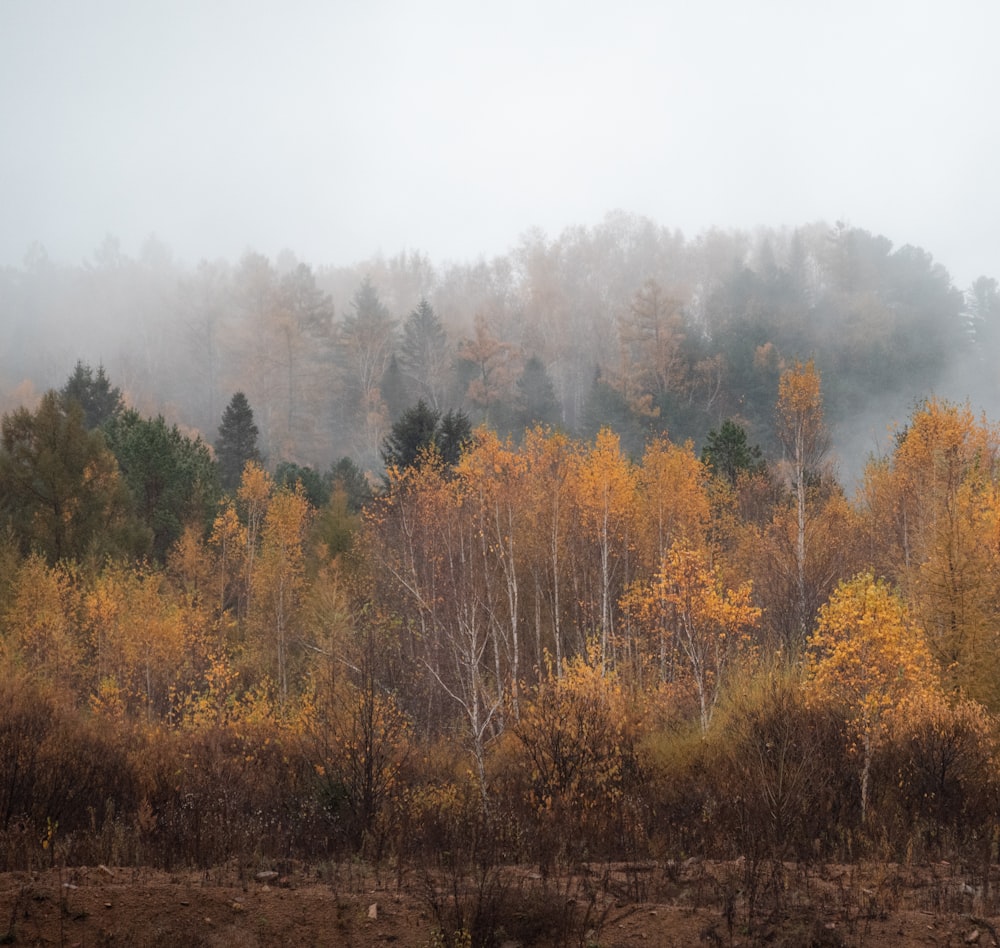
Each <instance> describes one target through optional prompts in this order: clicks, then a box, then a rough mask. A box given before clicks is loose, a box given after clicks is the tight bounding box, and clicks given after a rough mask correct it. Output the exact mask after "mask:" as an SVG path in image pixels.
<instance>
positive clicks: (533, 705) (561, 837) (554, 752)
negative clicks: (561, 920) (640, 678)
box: [512, 655, 639, 863]
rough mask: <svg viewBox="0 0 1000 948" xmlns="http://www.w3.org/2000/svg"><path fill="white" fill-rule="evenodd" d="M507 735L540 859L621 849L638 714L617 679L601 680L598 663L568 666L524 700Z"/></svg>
mask: <svg viewBox="0 0 1000 948" xmlns="http://www.w3.org/2000/svg"><path fill="white" fill-rule="evenodd" d="M512 734H513V737H514V741H515V746H516V747H517V748H518V749H519V750H520V751H521V752H522V755H523V763H520V765H519V766H518V767H517V769H518V770H521V771H523V775H524V780H523V784H522V785H521V786H520V787H519V789H520V790H521V792H522V793H524V795H525V796H526V798H527V800H526V802H527V803H528V805H529V807H530V808H531V810H532V811H533V817H534V821H535V825H536V833H537V834H538V835H539V836H540V839H539V844H540V848H541V850H542V851H541V852H540V853H539V858H540V859H541V860H543V862H545V863H547V862H548V861H549V860H554V859H556V858H558V856H559V854H561V853H563V852H567V853H574V852H579V851H580V850H582V849H584V848H586V849H589V848H590V847H593V846H598V847H601V846H608V847H609V848H610V847H617V846H618V845H620V839H621V836H622V835H623V832H624V831H625V827H626V826H627V823H628V820H627V819H626V818H624V814H623V812H622V811H623V810H624V809H625V808H626V801H627V797H628V794H629V792H630V791H631V789H632V787H633V784H634V781H636V780H637V779H638V775H639V760H638V753H637V746H636V745H637V729H636V721H635V714H634V711H633V710H632V709H631V708H630V706H629V701H628V697H627V693H626V690H625V689H624V688H623V687H622V683H621V681H620V679H619V678H618V676H617V675H616V674H614V673H608V674H602V672H601V670H600V662H599V661H598V660H597V657H596V656H594V657H593V658H592V660H591V661H588V660H587V658H586V656H583V655H578V656H576V657H574V658H572V659H569V660H567V661H566V663H565V665H564V667H563V668H562V669H561V670H560V671H559V672H558V673H557V672H556V670H555V669H553V668H551V667H550V668H549V669H548V671H547V672H546V674H545V676H544V677H543V679H542V680H541V681H540V682H539V684H538V685H536V686H535V687H534V688H532V689H531V691H530V692H529V693H528V694H527V695H526V696H525V700H524V702H523V704H522V712H521V715H520V717H519V719H518V721H517V722H516V724H514V726H513V728H512ZM515 766H516V765H515ZM570 827H572V828H573V829H572V833H571V835H570V836H567V831H568V830H569V828H570Z"/></svg>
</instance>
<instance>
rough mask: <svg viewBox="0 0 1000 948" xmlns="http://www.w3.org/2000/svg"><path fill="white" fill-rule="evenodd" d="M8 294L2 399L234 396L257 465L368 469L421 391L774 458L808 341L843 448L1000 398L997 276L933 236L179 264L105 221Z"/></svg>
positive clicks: (185, 420) (210, 410)
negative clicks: (91, 241)
mask: <svg viewBox="0 0 1000 948" xmlns="http://www.w3.org/2000/svg"><path fill="white" fill-rule="evenodd" d="M0 313H2V314H3V319H4V322H5V327H6V336H7V339H8V343H9V345H8V348H7V350H6V353H2V354H0V393H3V397H4V398H5V399H6V404H5V405H4V406H2V407H5V408H8V409H10V408H14V407H17V405H19V404H24V403H31V400H32V399H33V398H34V399H37V397H38V393H39V392H41V391H43V390H45V389H46V388H48V387H55V386H56V385H58V384H59V383H60V381H61V380H62V378H63V377H64V375H65V372H66V371H67V368H68V367H69V366H70V365H71V364H72V363H73V361H74V360H75V359H77V358H79V357H81V356H82V357H83V358H84V359H85V361H88V362H89V363H90V364H92V365H98V364H103V365H104V366H105V368H106V369H108V371H109V372H110V373H111V374H112V375H113V377H114V378H115V380H116V382H117V383H118V384H119V385H120V386H121V387H122V389H123V391H124V392H125V395H126V398H127V401H128V403H129V404H130V405H131V406H132V407H134V408H136V409H137V410H138V411H140V412H141V413H142V414H144V415H155V414H160V413H162V414H163V415H164V417H165V418H166V419H167V421H168V422H169V423H171V424H173V423H177V424H180V425H183V426H184V427H185V430H187V431H195V432H201V433H203V435H204V436H206V437H211V436H212V435H213V433H214V431H215V428H216V426H217V424H218V418H219V415H220V413H221V411H222V409H223V408H224V406H225V405H226V403H227V401H228V399H229V397H230V396H231V394H232V393H233V392H235V391H242V392H244V393H245V394H246V396H247V398H248V399H249V401H250V403H251V404H252V405H253V406H255V410H256V420H257V424H258V425H259V427H260V436H261V442H260V448H261V453H262V455H263V456H264V458H266V461H267V463H268V464H269V465H270V466H272V467H273V466H274V465H276V464H278V463H279V462H281V461H287V462H290V463H295V464H298V465H302V466H310V467H313V468H315V469H318V470H324V469H326V468H328V467H329V466H330V465H331V464H332V463H334V462H335V461H336V460H337V459H338V458H339V457H342V456H349V457H351V458H352V459H353V460H354V461H355V462H356V463H357V464H359V465H360V467H361V468H362V469H363V470H368V471H373V472H378V471H379V469H380V467H381V463H380V456H379V448H380V445H381V442H382V439H383V438H384V437H385V436H386V434H387V433H388V432H389V430H390V429H391V426H392V424H393V423H395V422H396V421H397V420H398V419H399V417H400V416H401V414H402V412H404V411H405V410H407V408H409V407H410V406H412V405H413V404H414V403H415V402H416V401H417V400H418V399H423V400H424V401H425V402H426V403H427V404H428V405H429V406H431V407H432V408H434V409H435V410H439V411H442V412H447V411H450V410H453V411H462V412H464V413H465V414H467V415H468V416H469V417H470V419H471V421H472V422H473V424H479V423H481V422H485V423H487V424H488V425H489V426H490V427H492V428H494V429H495V430H497V431H499V432H501V433H504V434H506V433H508V432H510V433H512V434H513V435H514V436H515V437H520V433H521V432H522V431H523V430H524V428H525V427H531V426H532V425H534V424H536V423H542V424H549V425H552V426H554V427H558V428H559V429H560V430H563V431H566V432H567V433H569V434H571V435H573V436H574V437H579V438H582V439H585V440H586V439H592V438H593V437H594V436H596V434H597V432H598V431H599V430H600V428H601V427H602V426H604V425H609V426H611V427H613V428H614V429H615V430H616V431H617V432H618V433H619V435H620V437H621V438H622V441H623V444H624V445H625V447H626V449H627V450H628V452H629V453H630V454H632V455H639V454H641V452H642V449H643V445H644V443H645V442H646V440H648V439H649V438H651V437H656V436H658V435H661V434H665V433H666V434H669V436H670V437H671V438H673V439H674V440H675V441H677V442H678V443H681V442H683V441H685V440H686V439H688V438H692V439H693V440H694V441H695V442H696V444H698V445H701V444H702V443H703V440H704V438H705V437H706V436H707V434H708V432H709V431H710V430H712V429H717V428H718V427H719V426H720V425H721V424H722V423H723V422H724V421H725V420H727V419H734V420H736V421H737V422H738V423H740V424H741V425H742V426H743V427H744V428H745V429H746V430H747V432H748V435H749V436H750V438H751V440H752V441H753V442H755V443H760V444H761V445H762V446H763V447H764V448H765V450H767V451H768V452H770V453H772V454H773V453H776V452H777V450H778V439H777V437H776V434H775V431H774V427H773V411H772V408H773V405H774V402H775V399H776V398H777V384H778V379H779V376H780V374H781V372H782V371H783V369H784V368H785V367H787V366H788V365H790V364H792V363H793V362H794V361H795V360H796V359H807V358H814V359H815V360H816V364H817V367H818V369H819V370H820V371H821V372H822V373H823V376H824V378H825V379H826V393H825V394H826V405H827V422H828V424H829V426H830V428H831V431H832V432H833V434H834V438H835V441H836V442H837V444H838V446H839V447H840V448H841V449H842V451H843V452H855V451H856V452H858V453H859V454H863V453H865V452H866V451H867V450H869V449H870V448H871V446H872V443H873V441H874V440H875V439H878V438H880V437H881V433H882V432H883V430H884V426H885V424H886V423H887V422H888V421H898V420H900V419H902V418H904V417H905V416H906V415H907V414H908V413H909V412H910V411H911V410H912V408H913V405H914V403H915V400H916V399H917V398H919V397H920V396H922V395H924V394H926V393H927V392H930V391H934V392H937V393H939V394H942V395H945V396H947V397H952V398H957V399H958V400H964V399H965V398H971V399H972V401H973V403H974V404H975V405H977V406H983V407H985V408H987V410H989V411H991V412H992V411H994V410H996V407H997V406H998V405H1000V400H998V398H997V396H998V392H997V380H996V376H995V373H994V372H992V371H991V366H992V365H993V364H995V360H996V358H997V356H998V355H1000V348H998V345H997V331H998V330H997V327H998V326H1000V294H998V290H997V284H996V281H995V280H994V279H992V278H989V277H985V276H984V277H982V278H980V279H978V280H977V281H976V282H975V284H974V285H973V286H971V287H964V288H957V287H955V286H953V284H952V282H951V279H950V277H949V275H948V273H947V271H946V270H945V269H944V268H943V267H942V266H941V265H940V264H938V263H936V262H935V261H934V260H933V258H932V257H931V255H930V254H929V253H927V252H926V251H924V250H922V249H920V248H917V247H912V246H903V247H900V248H894V247H893V245H892V243H891V242H890V241H889V240H888V239H887V238H885V237H882V236H877V235H873V234H871V233H869V232H867V231H865V230H862V229H860V228H855V227H849V226H846V225H843V224H839V223H838V224H837V225H835V226H833V227H830V226H827V225H825V224H814V225H807V226H802V227H799V228H796V229H794V230H785V231H774V230H762V231H760V232H757V233H754V234H748V233H741V232H722V231H712V232H708V233H705V234H702V235H699V236H698V237H696V238H693V239H686V238H685V237H684V236H683V235H681V234H680V233H678V232H676V231H671V230H669V229H667V228H663V227H659V226H657V225H655V224H654V223H652V222H651V221H649V220H646V219H643V218H636V217H630V216H627V215H625V214H621V213H616V214H611V215H609V216H608V217H607V218H606V219H605V220H604V221H602V222H601V223H600V224H598V225H596V226H594V227H591V228H573V229H569V230H566V231H565V232H563V233H562V234H560V235H559V236H557V237H555V238H548V237H546V236H544V235H542V234H539V233H528V234H527V235H525V236H524V237H523V238H522V239H521V241H520V242H519V243H518V245H517V246H516V247H514V248H513V249H512V250H511V251H510V252H509V253H508V254H506V255H503V256H501V257H497V258H495V259H493V260H490V261H479V262H477V263H472V264H446V265H442V266H435V265H433V264H432V263H431V261H429V260H428V259H427V258H426V257H424V256H422V255H420V254H413V253H410V254H400V255H398V256H396V257H392V258H389V259H383V258H377V259H373V260H369V261H365V262H362V263H360V264H358V265H356V266H352V267H336V266H329V265H317V266H315V267H313V266H310V265H308V264H305V263H303V262H301V261H299V260H297V259H296V258H295V257H294V255H293V254H291V253H290V252H286V253H283V254H281V255H279V257H278V258H277V259H275V260H270V259H268V258H266V257H264V256H262V255H260V254H256V253H247V254H246V255H245V256H244V257H243V258H242V259H241V260H240V261H239V262H238V263H235V264H231V263H227V262H224V261H215V262H207V261H206V262H202V263H201V264H200V265H199V266H197V267H196V268H194V269H191V268H186V267H183V266H181V265H179V264H178V263H177V262H175V261H174V260H173V259H172V257H171V256H170V253H169V251H167V250H166V248H164V247H162V246H161V245H159V244H157V243H156V242H155V241H152V240H151V241H150V242H148V243H147V244H146V245H145V246H144V247H143V248H142V250H141V252H140V254H139V256H138V257H137V258H135V259H133V258H130V257H127V256H125V255H124V254H122V253H121V251H120V249H119V248H118V246H117V245H116V243H115V242H114V241H113V240H110V239H109V241H108V242H107V243H106V244H105V245H104V246H103V247H102V248H100V250H99V251H98V252H97V253H96V254H95V257H94V260H93V261H91V262H89V263H87V264H86V265H84V266H82V267H64V266H59V265H56V264H54V263H52V262H51V261H49V260H48V259H47V258H46V257H45V255H44V252H43V251H41V250H40V249H38V248H36V250H35V251H34V252H33V254H31V255H29V257H28V258H27V259H26V261H25V263H24V265H23V266H22V267H21V268H16V269H15V268H7V269H5V270H3V271H0ZM872 431H874V432H875V434H874V435H873V434H872ZM859 445H860V447H859ZM859 468H860V465H855V466H854V467H853V469H852V471H851V474H852V475H853V474H856V473H858V470H859Z"/></svg>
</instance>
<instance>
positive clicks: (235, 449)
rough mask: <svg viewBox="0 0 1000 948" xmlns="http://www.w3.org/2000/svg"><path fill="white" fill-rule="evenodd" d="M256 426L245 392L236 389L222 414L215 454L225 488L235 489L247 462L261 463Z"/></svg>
mask: <svg viewBox="0 0 1000 948" xmlns="http://www.w3.org/2000/svg"><path fill="white" fill-rule="evenodd" d="M257 435H258V431H257V426H256V425H255V424H254V420H253V409H251V408H250V403H249V402H248V401H247V397H246V395H244V394H243V393H242V392H237V393H236V394H235V395H233V397H232V399H230V402H229V404H228V405H227V406H226V410H225V411H224V412H223V413H222V424H221V425H219V438H218V440H217V441H216V442H215V456H216V459H217V460H218V463H219V481H220V483H221V484H222V487H223V489H224V490H235V489H236V488H237V487H238V486H239V483H240V477H241V476H242V474H243V468H244V467H245V466H246V463H247V461H257V462H260V460H261V457H260V451H259V450H258V448H257Z"/></svg>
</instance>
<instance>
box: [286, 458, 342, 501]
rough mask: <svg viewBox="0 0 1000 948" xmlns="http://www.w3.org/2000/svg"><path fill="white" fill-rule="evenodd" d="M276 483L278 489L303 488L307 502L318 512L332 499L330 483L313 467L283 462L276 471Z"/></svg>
mask: <svg viewBox="0 0 1000 948" xmlns="http://www.w3.org/2000/svg"><path fill="white" fill-rule="evenodd" d="M274 483H275V485H276V486H277V487H285V488H287V489H288V490H295V489H296V487H297V486H301V488H302V492H303V494H304V495H305V498H306V500H308V501H309V503H310V504H312V506H313V507H315V508H316V509H317V510H318V509H319V508H320V507H322V506H323V505H324V504H325V503H326V502H327V501H328V500H329V499H330V481H329V478H328V477H324V476H323V475H321V474H320V473H319V471H317V470H315V469H314V468H311V467H308V466H306V467H301V466H300V465H298V464H295V463H293V462H292V461H282V462H281V463H280V464H278V466H277V467H276V468H275V469H274Z"/></svg>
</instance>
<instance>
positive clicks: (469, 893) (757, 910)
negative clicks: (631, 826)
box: [0, 860, 1000, 948]
mask: <svg viewBox="0 0 1000 948" xmlns="http://www.w3.org/2000/svg"><path fill="white" fill-rule="evenodd" d="M992 884H993V885H996V882H995V881H994V882H993V883H992ZM996 906H997V903H995V902H994V900H993V898H992V896H991V893H990V892H989V891H987V892H985V893H984V892H983V890H982V887H981V886H979V885H977V884H975V883H974V882H973V881H971V880H970V879H969V878H967V877H964V876H963V875H962V874H961V873H960V872H958V871H957V870H956V869H954V868H953V867H952V866H950V865H949V864H947V863H938V864H934V865H930V866H922V867H910V866H896V865H885V864H872V865H868V866H825V867H822V868H813V869H811V870H809V871H805V870H804V869H802V868H801V867H796V866H791V865H786V866H778V867H774V866H772V867H767V868H764V869H761V870H760V871H759V872H756V873H753V872H748V870H747V867H746V865H745V864H744V863H742V862H740V863H705V862H701V861H699V860H689V861H687V862H686V863H683V864H680V865H678V864H674V863H667V864H652V863H649V864H641V865H615V866H586V867H580V868H579V869H578V870H577V871H576V872H575V873H574V874H572V875H567V876H565V877H562V878H559V879H557V880H553V879H542V878H541V876H540V875H539V874H538V873H537V872H535V871H533V870H531V869H525V868H521V869H505V870H503V871H502V872H497V873H488V874H486V875H481V876H479V877H478V878H475V879H461V880H459V879H456V878H453V877H449V876H447V875H446V874H441V873H438V874H436V875H434V876H431V875H428V874H426V873H419V872H416V871H406V872H400V873H392V872H386V871H376V870H374V869H372V868H370V867H365V866H360V865H357V864H329V865H325V866H322V867H310V868H306V867H282V871H281V872H278V871H277V870H272V871H267V870H259V871H251V872H241V871H237V870H234V869H224V870H212V871H208V872H191V871H184V872H175V873H166V872H158V871H152V870H144V869H121V868H108V867H104V866H100V867H92V868H76V869H61V870H60V869H46V870H41V871H37V872H31V873H27V872H23V873H6V874H0V944H12V945H46V946H48V945H59V946H80V948H84V946H111V945H113V946H137V948H147V946H150V948H151V946H176V945H180V946H183V948H199V946H206V948H208V946H213V948H214V946H219V948H222V946H226V948H228V946H239V948H257V946H272V945H273V946H279V945H280V946H284V945H291V946H310V945H316V946H319V945H334V946H356V948H374V946H383V945H393V946H396V948H436V946H442V945H449V944H455V943H456V942H455V940H448V939H444V938H442V937H441V936H440V935H438V934H436V933H438V932H440V931H444V932H445V933H446V934H449V935H450V934H453V931H454V929H455V928H458V927H463V926H465V927H470V926H471V924H472V920H473V918H474V916H475V913H476V910H477V909H478V910H479V913H480V917H481V918H482V919H485V920H486V924H487V925H488V926H489V927H488V930H490V931H494V932H497V933H498V942H499V943H500V944H503V945H504V946H505V948H515V946H525V948H526V946H528V945H540V946H553V948H554V946H573V948H576V946H585V948H598V946H600V948H626V946H629V948H631V946H639V945H644V946H675V945H676V946H680V945H713V946H720V945H729V946H735V945H742V946H750V945H758V944H760V945H763V944H767V945H784V946H789V948H791V946H809V945H815V946H863V945H870V946H882V945H892V946H906V948H911V946H917V945H920V946H928V945H938V946H944V945H952V946H956V948H957V946H962V945H983V946H985V945H994V944H997V943H998V942H997V936H996V928H997V927H998V926H1000V918H998V917H997V914H996V912H997V907H996ZM459 912H461V913H462V914H461V915H460V914H459ZM457 943H458V944H461V942H457ZM466 944H467V943H466Z"/></svg>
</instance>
